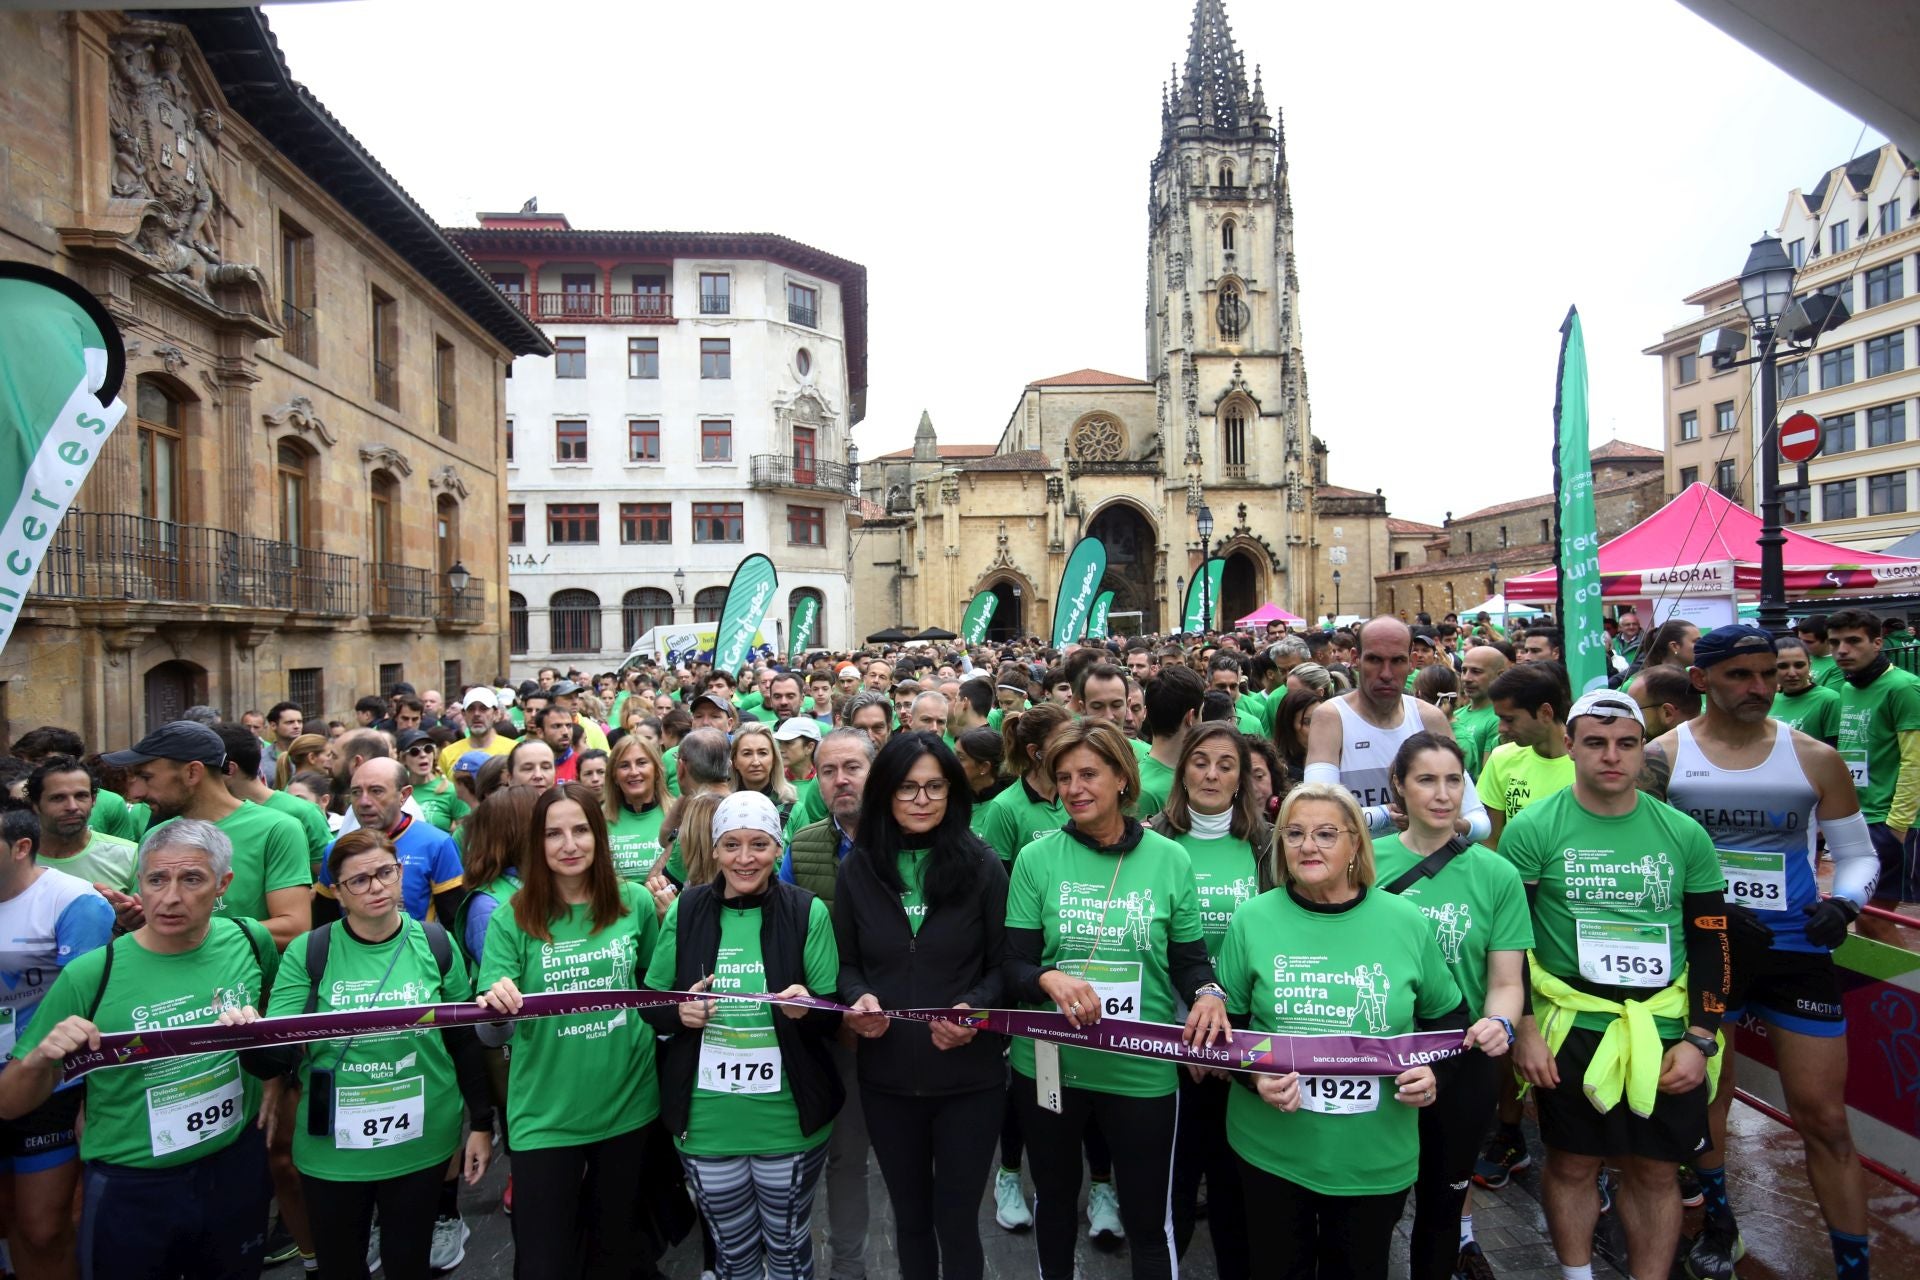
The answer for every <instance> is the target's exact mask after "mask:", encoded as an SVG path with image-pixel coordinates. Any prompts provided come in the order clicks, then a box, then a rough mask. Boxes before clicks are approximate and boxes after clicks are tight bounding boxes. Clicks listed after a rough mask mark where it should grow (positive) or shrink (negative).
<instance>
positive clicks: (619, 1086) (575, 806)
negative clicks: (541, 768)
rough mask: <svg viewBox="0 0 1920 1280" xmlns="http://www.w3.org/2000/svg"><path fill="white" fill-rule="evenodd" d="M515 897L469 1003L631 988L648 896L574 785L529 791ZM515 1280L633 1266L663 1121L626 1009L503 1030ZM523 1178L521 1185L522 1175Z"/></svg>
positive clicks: (645, 937) (643, 1030)
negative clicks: (653, 1131) (616, 857)
mask: <svg viewBox="0 0 1920 1280" xmlns="http://www.w3.org/2000/svg"><path fill="white" fill-rule="evenodd" d="M528 844H529V848H528V850H527V855H526V857H525V858H524V859H523V860H522V862H521V865H520V875H521V884H520V889H519V891H518V892H516V893H515V894H514V895H513V899H512V901H511V902H510V903H508V904H506V905H505V906H503V908H502V909H501V910H498V911H495V912H494V913H493V918H492V920H491V921H490V922H489V923H488V925H487V946H486V951H485V952H484V954H483V955H482V957H481V961H480V986H481V993H480V1004H481V1005H482V1007H484V1008H487V1009H491V1010H493V1011H495V1012H498V1013H505V1014H514V1013H518V1012H520V1008H521V1005H522V1003H523V1001H524V997H525V996H529V995H538V994H541V993H544V992H558V991H630V990H634V989H636V988H638V986H639V981H638V979H639V966H640V965H642V964H644V963H645V962H646V957H648V956H650V955H652V954H653V945H654V939H655V938H656V937H657V936H658V934H659V930H660V922H659V920H658V918H656V917H655V915H654V913H653V904H652V903H651V902H650V901H648V897H647V891H646V889H645V888H644V887H643V886H641V885H638V884H634V883H632V882H631V881H626V880H622V879H620V877H619V876H617V875H615V874H614V870H613V858H612V855H611V853H610V851H609V848H608V843H607V824H606V819H605V818H604V817H603V816H602V815H601V812H600V806H599V804H598V803H597V801H596V799H595V797H594V796H593V793H592V792H590V791H588V790H587V789H586V788H585V787H583V786H581V785H580V784H579V783H577V782H569V783H562V784H561V785H559V786H557V787H549V788H546V789H545V790H543V791H542V792H541V793H540V796H539V799H538V800H537V801H536V802H535V804H534V810H533V820H532V822H531V824H530V826H529V833H528ZM508 1026H509V1028H510V1034H511V1037H512V1041H513V1049H512V1052H511V1054H510V1056H509V1058H508V1073H507V1116H508V1121H509V1123H510V1124H511V1126H512V1129H513V1166H514V1182H515V1184H516V1193H515V1194H516V1203H515V1205H514V1215H513V1238H514V1275H515V1276H516V1277H517V1278H518V1280H547V1278H548V1277H552V1280H563V1278H565V1280H573V1278H575V1277H580V1276H587V1277H593V1278H595V1280H600V1278H602V1277H604V1278H606V1280H613V1278H614V1277H625V1276H626V1275H628V1274H629V1272H630V1270H631V1269H632V1268H633V1267H634V1266H636V1265H637V1263H638V1262H642V1261H651V1259H646V1258H643V1257H642V1256H641V1255H642V1246H643V1241H642V1239H641V1223H642V1222H643V1221H645V1219H644V1216H643V1213H644V1210H643V1207H642V1205H641V1202H640V1193H639V1192H640V1173H641V1163H642V1158H643V1156H644V1154H645V1151H646V1147H647V1139H646V1128H647V1126H648V1125H649V1124H651V1123H652V1122H653V1120H654V1118H655V1117H656V1116H657V1115H659V1114H660V1088H659V1084H658V1082H657V1080H656V1077H655V1073H654V1059H653V1032H652V1030H651V1029H650V1028H648V1027H647V1026H646V1024H645V1023H643V1022H642V1021H641V1020H640V1019H639V1018H638V1017H636V1016H634V1014H633V1013H632V1012H631V1011H629V1010H626V1009H620V1010H616V1011H613V1012H607V1011H604V1010H603V1011H600V1012H595V1013H576V1014H566V1015H562V1016H559V1017H552V1018H536V1019H532V1020H529V1021H525V1022H515V1023H511V1024H508ZM521 1175H525V1176H524V1177H523V1176H521Z"/></svg>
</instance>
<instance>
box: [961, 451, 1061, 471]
mask: <svg viewBox="0 0 1920 1280" xmlns="http://www.w3.org/2000/svg"><path fill="white" fill-rule="evenodd" d="M955 470H957V471H1051V470H1053V463H1051V462H1049V461H1048V460H1047V455H1046V454H1044V453H1042V452H1040V451H1039V450H1038V449H1021V450H1019V451H1018V452H1016V453H991V454H988V455H987V456H986V457H984V458H975V459H974V460H973V461H971V462H963V463H961V464H960V465H959V466H958V467H956V468H955Z"/></svg>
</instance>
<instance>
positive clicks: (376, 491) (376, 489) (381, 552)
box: [367, 471, 400, 564]
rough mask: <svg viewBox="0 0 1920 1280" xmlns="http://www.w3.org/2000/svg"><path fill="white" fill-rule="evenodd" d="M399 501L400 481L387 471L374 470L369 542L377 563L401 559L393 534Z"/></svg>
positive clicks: (369, 514) (368, 531) (368, 529)
mask: <svg viewBox="0 0 1920 1280" xmlns="http://www.w3.org/2000/svg"><path fill="white" fill-rule="evenodd" d="M399 501H400V482H399V481H398V480H395V479H394V478H393V476H392V475H391V474H389V473H387V472H385V471H376V472H374V473H373V483H372V495H371V509H370V510H369V512H368V520H367V543H368V546H369V547H370V548H371V549H372V551H373V560H374V563H375V564H394V563H396V562H397V561H398V560H399V555H398V552H399V549H400V548H399V544H398V543H397V542H396V541H395V539H394V536H393V509H394V507H395V506H396V505H398V503H399Z"/></svg>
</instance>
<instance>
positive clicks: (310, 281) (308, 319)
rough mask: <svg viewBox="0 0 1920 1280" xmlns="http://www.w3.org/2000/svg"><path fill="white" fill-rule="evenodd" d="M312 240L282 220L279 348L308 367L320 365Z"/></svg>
mask: <svg viewBox="0 0 1920 1280" xmlns="http://www.w3.org/2000/svg"><path fill="white" fill-rule="evenodd" d="M314 291H315V286H314V274H313V237H312V236H311V235H308V234H307V232H306V231H305V230H304V229H303V228H301V227H300V226H299V224H297V223H295V222H294V221H293V220H292V219H291V218H287V217H284V216H283V217H282V218H281V219H280V327H281V328H282V329H284V330H285V331H286V332H285V333H283V334H282V335H281V336H280V345H281V346H282V347H284V348H285V349H286V352H287V354H288V355H290V356H293V357H295V358H296V359H300V360H304V361H306V362H307V363H308V364H318V363H319V362H320V350H319V349H320V335H319V330H318V329H317V328H316V327H315V326H314V323H313V312H314V306H315V298H314Z"/></svg>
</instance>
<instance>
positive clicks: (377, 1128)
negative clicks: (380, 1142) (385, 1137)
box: [360, 1111, 413, 1138]
mask: <svg viewBox="0 0 1920 1280" xmlns="http://www.w3.org/2000/svg"><path fill="white" fill-rule="evenodd" d="M412 1127H413V1122H412V1121H411V1120H409V1119H408V1118H407V1113H406V1112H404V1111H403V1112H401V1113H400V1114H399V1115H397V1116H369V1117H368V1118H367V1119H365V1120H363V1121H361V1122H360V1136H361V1137H364V1138H378V1137H380V1136H381V1135H382V1134H388V1133H392V1132H393V1131H394V1130H395V1129H402V1130H405V1129H411V1128H412Z"/></svg>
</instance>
